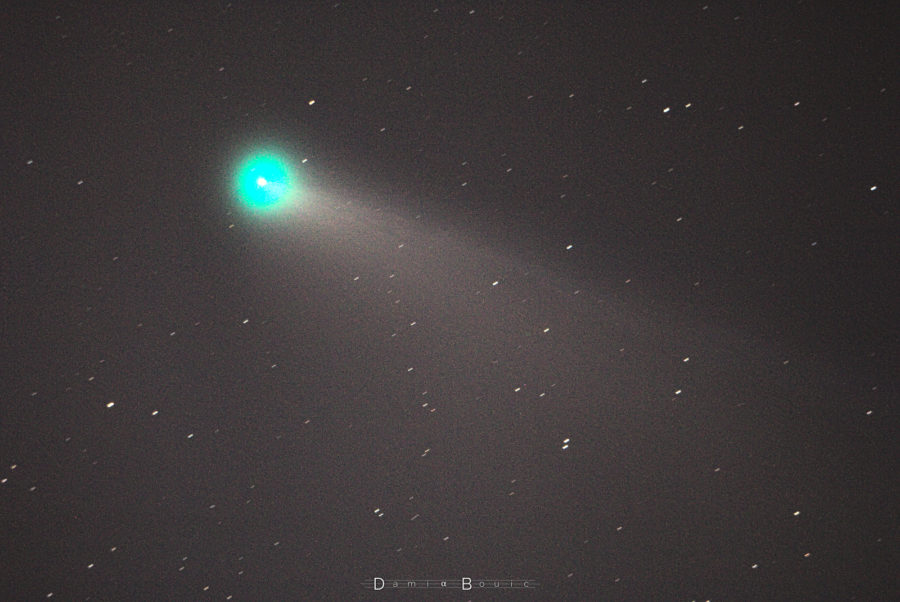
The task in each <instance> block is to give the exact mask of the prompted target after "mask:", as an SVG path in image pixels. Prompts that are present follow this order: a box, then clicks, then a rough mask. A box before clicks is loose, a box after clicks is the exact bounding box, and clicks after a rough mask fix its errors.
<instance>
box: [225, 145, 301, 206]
mask: <svg viewBox="0 0 900 602" xmlns="http://www.w3.org/2000/svg"><path fill="white" fill-rule="evenodd" d="M294 186H295V183H294V177H293V174H292V173H291V167H290V165H289V164H288V163H287V161H285V160H284V159H283V158H281V157H279V156H277V155H274V154H266V153H262V154H255V155H253V156H251V157H250V158H248V159H247V160H246V161H245V162H244V163H243V165H241V166H240V168H239V169H238V174H237V194H238V197H239V198H240V200H241V202H242V203H243V204H244V205H245V206H246V207H247V208H248V209H251V210H253V211H273V210H278V209H281V208H283V207H284V206H285V205H286V204H287V203H288V202H289V201H290V200H291V198H292V197H293V196H294V193H295V191H294Z"/></svg>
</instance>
